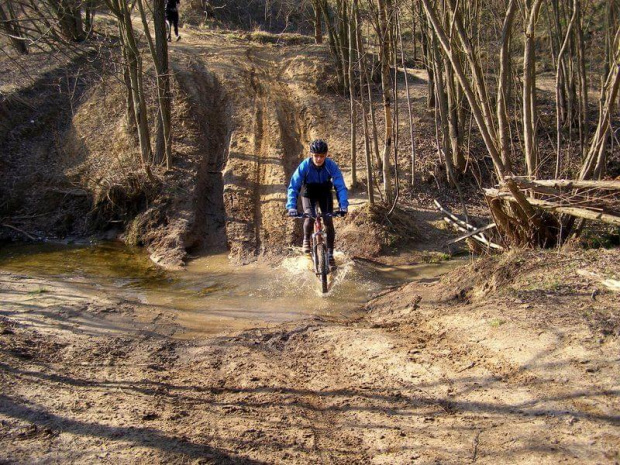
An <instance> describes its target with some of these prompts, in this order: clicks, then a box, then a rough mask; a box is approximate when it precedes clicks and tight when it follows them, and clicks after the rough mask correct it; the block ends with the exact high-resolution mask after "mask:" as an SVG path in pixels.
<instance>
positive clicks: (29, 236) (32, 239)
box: [2, 223, 39, 241]
mask: <svg viewBox="0 0 620 465" xmlns="http://www.w3.org/2000/svg"><path fill="white" fill-rule="evenodd" d="M2 226H4V227H5V228H9V229H12V230H14V231H17V232H19V233H22V234H23V235H24V236H26V237H27V238H28V239H30V240H31V241H38V240H39V238H38V237H35V236H32V235H30V234H28V233H27V232H26V231H24V230H23V229H19V228H16V227H15V226H11V225H10V224H6V223H2Z"/></svg>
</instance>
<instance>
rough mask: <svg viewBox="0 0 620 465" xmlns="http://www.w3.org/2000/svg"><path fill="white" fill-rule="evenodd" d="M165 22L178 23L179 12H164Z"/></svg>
mask: <svg viewBox="0 0 620 465" xmlns="http://www.w3.org/2000/svg"><path fill="white" fill-rule="evenodd" d="M166 21H170V22H171V23H178V22H179V12H178V11H170V10H166Z"/></svg>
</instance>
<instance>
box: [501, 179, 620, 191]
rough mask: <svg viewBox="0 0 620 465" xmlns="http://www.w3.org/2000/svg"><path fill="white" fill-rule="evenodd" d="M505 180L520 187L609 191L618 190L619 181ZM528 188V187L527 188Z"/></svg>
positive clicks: (619, 187)
mask: <svg viewBox="0 0 620 465" xmlns="http://www.w3.org/2000/svg"><path fill="white" fill-rule="evenodd" d="M506 179H513V180H514V181H515V182H516V183H517V184H519V185H521V184H524V185H531V184H534V185H537V186H545V187H555V188H558V187H566V188H568V189H573V188H574V189H590V188H595V189H611V190H620V181H578V180H572V179H529V178H526V177H521V176H507V177H506ZM528 187H529V186H528Z"/></svg>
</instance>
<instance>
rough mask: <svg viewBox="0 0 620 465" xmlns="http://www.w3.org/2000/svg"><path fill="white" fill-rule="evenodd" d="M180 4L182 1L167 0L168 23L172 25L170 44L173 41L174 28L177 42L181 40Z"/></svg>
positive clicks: (169, 31)
mask: <svg viewBox="0 0 620 465" xmlns="http://www.w3.org/2000/svg"><path fill="white" fill-rule="evenodd" d="M179 3H181V0H166V21H168V24H169V25H170V27H169V29H168V42H170V41H171V40H172V27H173V26H174V33H175V35H176V36H177V40H179V39H180V38H181V36H180V35H179Z"/></svg>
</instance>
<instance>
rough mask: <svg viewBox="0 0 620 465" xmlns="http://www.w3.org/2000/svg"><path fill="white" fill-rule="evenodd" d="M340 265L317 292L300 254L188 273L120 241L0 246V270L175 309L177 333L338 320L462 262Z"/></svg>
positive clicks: (205, 263) (218, 258)
mask: <svg viewBox="0 0 620 465" xmlns="http://www.w3.org/2000/svg"><path fill="white" fill-rule="evenodd" d="M336 261H337V262H338V264H339V266H338V269H337V270H336V272H335V273H334V274H333V275H331V276H330V291H329V292H328V293H327V294H322V293H321V292H320V288H319V282H318V279H317V278H316V277H315V276H314V274H313V273H312V272H311V262H310V259H309V258H307V257H306V256H301V255H300V256H296V257H290V258H286V259H285V260H284V261H283V262H282V263H281V265H279V266H277V267H272V266H269V265H266V264H251V265H245V266H234V265H231V264H230V263H229V261H228V258H227V256H226V254H218V255H209V256H203V257H200V258H197V259H194V260H192V261H191V262H190V263H189V264H188V266H187V269H186V270H183V271H164V270H161V269H160V268H157V267H156V266H155V265H154V264H153V263H152V262H151V261H150V260H149V259H148V257H147V256H146V254H145V253H144V250H143V249H139V248H130V247H127V246H125V245H123V244H120V243H98V244H86V245H59V244H23V245H9V246H5V247H2V248H1V249H0V269H3V270H6V271H11V272H14V273H21V274H26V275H29V276H41V277H47V278H54V279H59V280H65V281H68V282H71V283H72V284H74V285H76V286H79V287H80V288H81V289H85V290H87V291H92V292H93V293H104V294H106V295H114V296H116V297H121V298H124V299H127V300H129V301H139V302H141V303H144V304H147V305H149V306H153V307H156V308H158V309H159V310H164V311H169V312H173V313H174V314H175V316H176V320H175V321H176V322H177V323H178V324H179V325H181V326H182V327H183V328H184V331H183V337H194V336H197V335H200V334H205V333H216V332H220V331H223V330H227V329H241V328H248V327H254V326H260V325H264V324H273V323H280V322H285V321H294V320H299V319H303V318H308V317H312V316H318V317H322V318H327V319H334V320H344V319H348V318H350V317H354V316H356V315H358V314H359V312H360V311H361V310H360V309H361V307H362V306H363V305H364V303H366V302H367V301H368V299H369V298H371V297H372V295H373V294H375V293H377V292H379V291H381V290H384V289H386V288H388V287H391V286H396V285H398V284H402V283H404V282H408V281H412V280H416V279H432V278H434V277H436V276H437V275H439V274H442V273H444V272H446V271H448V270H449V269H450V268H453V267H454V266H456V265H458V264H460V263H462V261H460V260H452V261H448V262H441V263H439V264H420V265H408V266H399V267H383V266H377V265H375V264H371V263H366V262H359V261H353V260H349V259H347V258H346V257H345V256H344V255H342V254H336Z"/></svg>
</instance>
